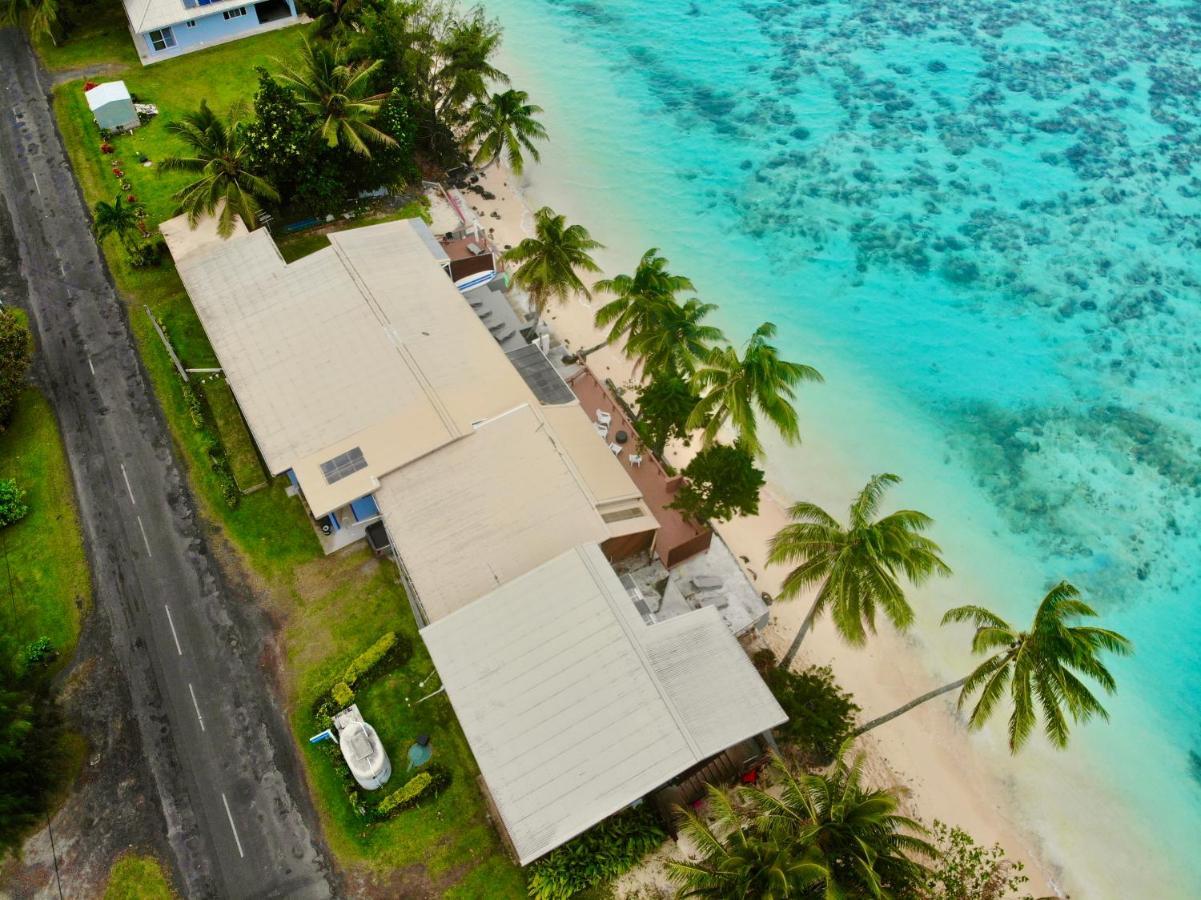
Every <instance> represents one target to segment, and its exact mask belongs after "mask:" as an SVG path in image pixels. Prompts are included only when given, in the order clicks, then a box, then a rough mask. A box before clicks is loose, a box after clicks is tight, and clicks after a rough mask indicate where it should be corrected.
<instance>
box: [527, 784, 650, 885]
mask: <svg viewBox="0 0 1201 900" xmlns="http://www.w3.org/2000/svg"><path fill="white" fill-rule="evenodd" d="M666 839H667V833H666V832H665V831H664V830H663V827H662V826H661V825H660V824H659V821H658V819H656V818H655V814H654V811H653V810H652V809H651V806H650V804H648V803H643V804H642V805H641V806H638V807H636V808H634V809H627V810H625V811H623V812H620V813H618V814H617V815H615V816H611V817H610V818H608V819H605V820H604V821H603V822H601V823H599V824H598V825H595V826H594V827H592V828H590V829H589V830H588V831H585V832H584V833H583V834H581V835H580V836H579V837H576V838H573V839H572V840H570V841H568V842H567V843H566V844H563V845H562V846H560V847H558V848H556V849H554V850H552V851H551V852H550V853H548V854H547V855H546V856H545V857H543V858H542V859H540V860H538V861H537V862H536V863H534V864H533V865H531V866H530V879H529V892H530V896H531V897H534V898H537V900H566V898H567V897H573V896H575V895H576V894H577V893H579V892H580V891H583V890H586V889H587V888H590V887H593V886H595V885H598V884H600V883H601V882H604V881H609V880H610V879H613V878H616V877H617V876H618V875H621V874H623V873H625V872H627V871H629V870H630V869H632V868H633V867H634V866H635V865H637V864H638V862H639V861H640V860H641V859H642V858H643V857H644V856H646V854H648V853H650V852H651V851H652V850H654V849H655V848H656V847H658V846H659V845H660V844H662V843H663V841H665V840H666Z"/></svg>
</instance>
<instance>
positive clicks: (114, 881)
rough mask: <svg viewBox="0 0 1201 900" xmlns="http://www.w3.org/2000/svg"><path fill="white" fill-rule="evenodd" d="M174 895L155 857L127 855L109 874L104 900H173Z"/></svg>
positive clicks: (119, 860)
mask: <svg viewBox="0 0 1201 900" xmlns="http://www.w3.org/2000/svg"><path fill="white" fill-rule="evenodd" d="M174 896H175V892H174V891H172V890H171V886H170V884H168V883H167V876H166V874H165V873H164V872H163V867H162V866H161V865H159V862H158V860H157V859H155V858H154V857H153V856H138V855H136V854H133V853H127V854H125V855H124V856H122V857H121V858H120V859H118V860H117V862H116V863H115V864H114V865H113V867H112V869H111V870H110V871H109V874H108V887H106V888H105V890H104V900H171V898H172V897H174Z"/></svg>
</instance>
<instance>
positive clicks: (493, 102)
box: [465, 90, 547, 175]
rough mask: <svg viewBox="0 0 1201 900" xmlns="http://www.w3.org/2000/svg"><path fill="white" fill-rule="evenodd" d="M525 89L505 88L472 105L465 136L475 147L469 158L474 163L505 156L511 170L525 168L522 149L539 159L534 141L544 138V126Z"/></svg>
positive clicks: (498, 162)
mask: <svg viewBox="0 0 1201 900" xmlns="http://www.w3.org/2000/svg"><path fill="white" fill-rule="evenodd" d="M529 99H530V98H529V95H528V94H527V93H526V92H525V91H515V90H508V91H505V92H503V93H500V94H493V95H492V96H491V97H489V98H488V99H487V100H480V101H478V102H477V103H476V104H475V106H473V107H472V108H471V122H470V124H469V125H468V127H467V134H466V135H465V139H466V141H467V143H468V144H474V145H475V147H476V151H475V156H474V157H473V158H472V161H473V162H474V163H475V165H477V166H479V165H487V164H488V163H496V164H497V165H499V164H500V161H501V157H505V159H506V161H507V162H508V164H509V168H510V169H512V170H513V172H514V174H516V175H520V174H521V172H522V170H523V169H524V168H525V157H524V156H523V155H522V151H523V150H524V151H525V152H526V153H529V155H530V156H532V157H533V158H534V159H535V160H538V159H540V158H541V157H540V155H539V153H538V148H537V147H536V146H534V141H536V140H537V141H544V140H546V138H547V134H546V129H545V128H543V127H542V123H540V122H539V121H538V120H537V119H536V118H534V117H535V116H537V115H539V114H540V113H541V112H542V107H541V106H535V105H533V104H532V103H530V102H529Z"/></svg>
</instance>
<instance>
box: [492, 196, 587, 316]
mask: <svg viewBox="0 0 1201 900" xmlns="http://www.w3.org/2000/svg"><path fill="white" fill-rule="evenodd" d="M602 246H603V245H602V244H601V243H600V242H599V241H594V240H593V239H592V235H590V234H589V233H588V229H586V228H585V227H584V226H583V225H568V224H567V217H566V216H561V215H559V214H558V213H556V212H555V211H554V210H553V209H551V208H550V207H549V206H544V207H542V209H540V210H538V212H536V213H534V236H533V237H529V238H526V239H525V240H523V241H522V242H521V243H520V244H518V245H517V246H516V247H514V248H513V249H512V250H509V251H508V252H506V253H505V256H504V258H505V260H506V261H507V262H513V263H517V269H516V271H514V272H513V281H514V282H515V283H516V284H517V285H518V287H520V288H522V289H523V290H524V291H525V292H526V293H527V294H529V296H530V302H531V303H532V304H533V307H534V312H535V314H536V315H537V316H538V318H542V314H543V312H545V310H546V305H547V303H549V302H550V301H551V300H552V299H558V300H559V302H560V303H563V302H566V301H567V298H568V297H570V296H571V295H572V294H583V295H584V296H585V297H588V298H591V296H592V295H591V294H589V293H588V288H587V287H585V286H584V282H582V281H581V280H580V276H579V275H577V274H576V272H577V271H584V272H599V271H600V267H599V266H598V265H597V264H596V262H595V261H594V260H593V259H592V256H591V255H590V253H589V251H591V250H598V249H600V248H601V247H602Z"/></svg>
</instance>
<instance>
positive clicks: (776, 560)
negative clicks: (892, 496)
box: [767, 474, 951, 666]
mask: <svg viewBox="0 0 1201 900" xmlns="http://www.w3.org/2000/svg"><path fill="white" fill-rule="evenodd" d="M900 481H901V479H900V478H898V477H897V476H896V475H891V474H884V475H875V476H873V477H872V479H871V480H870V481H868V483H867V484H866V485H865V486H864V488H863V490H861V491H860V492H859V494H858V495H857V496H856V497H855V499H854V501H852V503H851V506H850V509H849V510H848V513H847V523H846V524H845V525H844V524H843V523H841V522H839V521H838V520H837V519H835V518H834V517H833V516H832V515H830V514H829V513H828V512H826V511H825V510H824V509H822V508H821V507H820V506H818V505H817V504H815V503H809V502H805V501H802V502H800V503H796V504H794V505H793V506H792V508H791V509H789V511H788V514H789V516H790V517H791V518H792V524H790V525H785V526H784V527H783V528H781V529H780V531H779V532H777V533H776V535H775V536H774V537H773V538H772V539H771V543H770V545H769V548H768V557H767V560H768V563H770V564H773V565H783V564H788V565H792V564H796V565H795V567H794V568H793V569H792V570H791V571H790V572H789V573H788V574H787V575H786V576H785V577H784V582H783V586H782V587H781V590H780V597H781V598H782V599H785V600H788V599H791V598H793V597H796V596H797V595H798V594H800V593H801V592H802V591H804V590H806V589H807V588H810V587H813V586H818V591H817V596H816V597H815V598H814V601H813V605H812V606H811V607H810V609H809V612H808V614H806V616H805V620H804V622H803V623H802V625H801V628H800V630H799V631H798V632H797V636H796V639H794V641H793V643H792V646H791V647H790V648H789V650H788V653H787V654H785V656H784V660H783V664H784V665H785V666H788V665H790V664H791V663H792V659H793V657H794V656H795V655H796V652H797V649H798V648H799V647H800V643H801V641H802V640H803V639H804V637H805V634H806V633H807V632H808V630H809V627H810V626H811V625H812V624H813V622H814V620H815V619H816V618H817V617H818V616H820V615H821V614H823V613H825V612H829V613H830V616H831V619H832V621H833V623H834V627H835V628H836V629H837V630H838V633H839V634H840V635H842V637H843V638H844V639H845V640H846V641H847V642H848V643H850V644H852V645H854V646H860V645H862V644H863V643H864V642H865V641H866V640H867V636H868V634H869V633H873V632H875V630H876V615H877V613H878V612H883V614H884V615H885V617H887V618H888V620H889V621H890V622H891V623H892V625H893V627H894V628H896V629H897V630H898V631H904V630H905V629H907V628H908V627H909V626H910V625H911V624H913V609H912V608H911V607H910V606H909V602H908V601H907V600H906V599H905V591H904V589H903V588H902V587H901V580H902V579H905V580H907V581H909V582H910V583H912V584H921V583H922V582H924V581H925V580H926V579H928V578H929V577H930V576H931V575H949V574H950V573H951V570H950V568H949V567H948V566H947V564H946V563H945V562H943V560H942V556H941V555H940V554H941V553H942V550H941V548H940V547H939V546H938V544H936V543H934V541H932V540H931V539H930V538H928V537H926V536H925V534H924V533H923V532H925V531H926V530H927V529H928V528H929V527H930V526H931V525H932V524H933V520H932V519H931V518H930V517H929V516H927V515H925V514H924V513H920V512H917V511H916V510H912V509H900V510H897V511H896V512H893V513H890V514H888V515H886V516H878V513H879V511H880V504H881V502H882V501H883V499H884V494H885V492H886V491H887V490H888V489H889V488H890V487H892V486H893V485H896V484H899V483H900Z"/></svg>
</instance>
